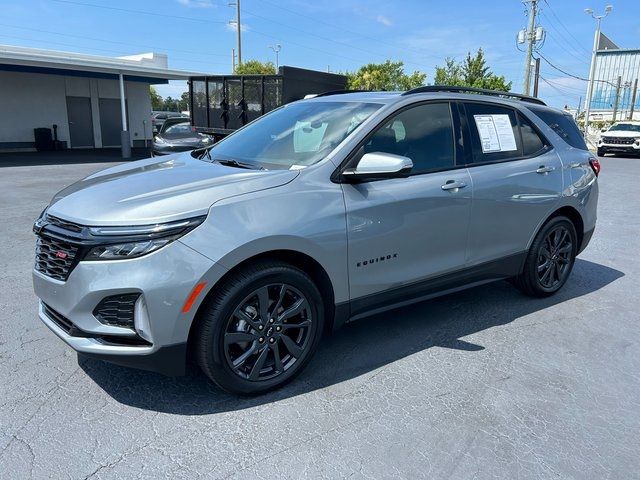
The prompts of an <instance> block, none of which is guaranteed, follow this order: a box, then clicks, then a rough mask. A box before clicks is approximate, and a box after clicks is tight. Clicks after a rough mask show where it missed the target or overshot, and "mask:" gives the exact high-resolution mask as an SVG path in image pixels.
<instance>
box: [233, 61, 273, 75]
mask: <svg viewBox="0 0 640 480" xmlns="http://www.w3.org/2000/svg"><path fill="white" fill-rule="evenodd" d="M276 73H277V72H276V66H275V65H274V64H273V62H261V61H260V60H249V61H247V62H242V64H240V65H236V69H235V74H236V75H275V74H276Z"/></svg>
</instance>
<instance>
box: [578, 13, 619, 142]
mask: <svg viewBox="0 0 640 480" xmlns="http://www.w3.org/2000/svg"><path fill="white" fill-rule="evenodd" d="M611 10H613V7H612V6H611V5H607V6H606V7H605V9H604V14H602V15H596V14H595V13H594V11H593V9H591V8H586V9H585V11H584V12H585V13H586V14H588V15H591V16H592V17H593V18H594V19H595V20H596V33H595V36H594V37H593V50H592V51H591V67H590V69H589V83H588V87H587V99H586V105H585V112H584V135H585V137H587V135H588V134H589V114H590V113H591V99H592V96H593V84H594V83H595V78H594V77H595V75H596V53H597V51H598V42H599V40H600V23H601V22H602V19H603V18H605V17H606V16H607V15H609V13H610V12H611Z"/></svg>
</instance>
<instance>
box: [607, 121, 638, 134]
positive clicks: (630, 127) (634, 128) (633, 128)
mask: <svg viewBox="0 0 640 480" xmlns="http://www.w3.org/2000/svg"><path fill="white" fill-rule="evenodd" d="M615 130H626V131H627V132H640V125H636V124H633V123H616V124H615V125H613V126H612V127H611V128H610V129H609V131H610V132H613V131H615Z"/></svg>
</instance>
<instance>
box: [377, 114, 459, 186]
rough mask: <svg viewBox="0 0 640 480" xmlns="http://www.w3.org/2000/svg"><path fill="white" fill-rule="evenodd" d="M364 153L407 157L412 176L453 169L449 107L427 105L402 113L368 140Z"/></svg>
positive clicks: (452, 144) (453, 158)
mask: <svg viewBox="0 0 640 480" xmlns="http://www.w3.org/2000/svg"><path fill="white" fill-rule="evenodd" d="M364 152H365V153H372V152H383V153H393V154H395V155H402V156H403V157H409V158H410V159H411V161H412V162H413V169H412V170H411V173H414V174H415V173H426V172H432V171H435V170H445V169H448V168H452V167H453V166H454V163H455V155H454V143H453V123H452V120H451V109H450V108H449V104H448V103H426V104H423V105H418V106H416V107H411V108H409V109H407V110H403V111H402V112H400V113H399V114H397V115H395V116H394V117H392V118H391V119H390V120H388V121H387V122H385V124H384V125H383V126H382V127H381V128H380V129H378V130H377V131H376V132H375V133H374V134H373V135H372V136H371V137H370V138H369V141H368V142H367V143H366V144H365V145H364Z"/></svg>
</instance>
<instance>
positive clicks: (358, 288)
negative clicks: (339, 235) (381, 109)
mask: <svg viewBox="0 0 640 480" xmlns="http://www.w3.org/2000/svg"><path fill="white" fill-rule="evenodd" d="M453 130H454V129H453V124H452V118H451V111H450V105H449V103H446V102H441V103H426V104H422V105H418V106H413V107H411V108H409V109H406V110H403V111H401V112H400V113H398V114H397V115H396V116H394V117H393V118H391V119H390V120H388V121H385V123H384V125H382V126H381V127H380V128H379V129H378V130H377V131H376V132H375V133H374V134H373V135H372V136H371V137H370V138H369V139H368V140H366V141H365V144H364V146H363V151H364V153H369V152H384V153H393V154H396V155H403V156H406V157H409V158H411V160H412V162H413V164H414V167H413V169H412V174H411V176H410V177H408V178H394V179H386V180H379V181H371V182H367V183H362V184H355V185H350V184H345V185H344V195H345V203H346V211H347V230H348V242H349V247H348V249H349V280H350V292H351V298H352V300H354V299H355V300H356V302H354V303H352V308H353V305H360V304H363V305H365V304H366V303H368V305H366V308H376V304H377V303H380V304H384V303H385V302H387V301H388V300H389V299H388V298H387V297H386V296H385V294H388V295H391V296H392V297H393V296H394V295H396V294H400V295H402V292H403V291H404V288H403V287H407V288H408V289H410V288H411V286H412V284H414V286H418V285H419V284H420V283H421V281H422V280H426V279H430V278H432V277H436V276H439V275H442V274H445V273H448V272H451V271H454V270H457V269H461V268H463V266H464V263H465V257H466V247H467V236H468V225H469V216H470V211H471V195H472V187H471V180H470V178H469V174H468V171H467V169H466V168H457V169H456V168H454V167H455V148H454V140H453V139H454V134H453ZM453 182H456V183H455V185H457V186H458V187H456V188H450V187H451V185H452V184H453ZM443 187H444V188H443ZM383 292H384V293H385V294H383ZM363 302H364V303H363ZM364 309H365V307H364V306H363V310H364ZM357 310H358V307H357V306H356V307H355V311H352V314H354V315H357V314H358V313H359V312H358V311H357Z"/></svg>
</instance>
